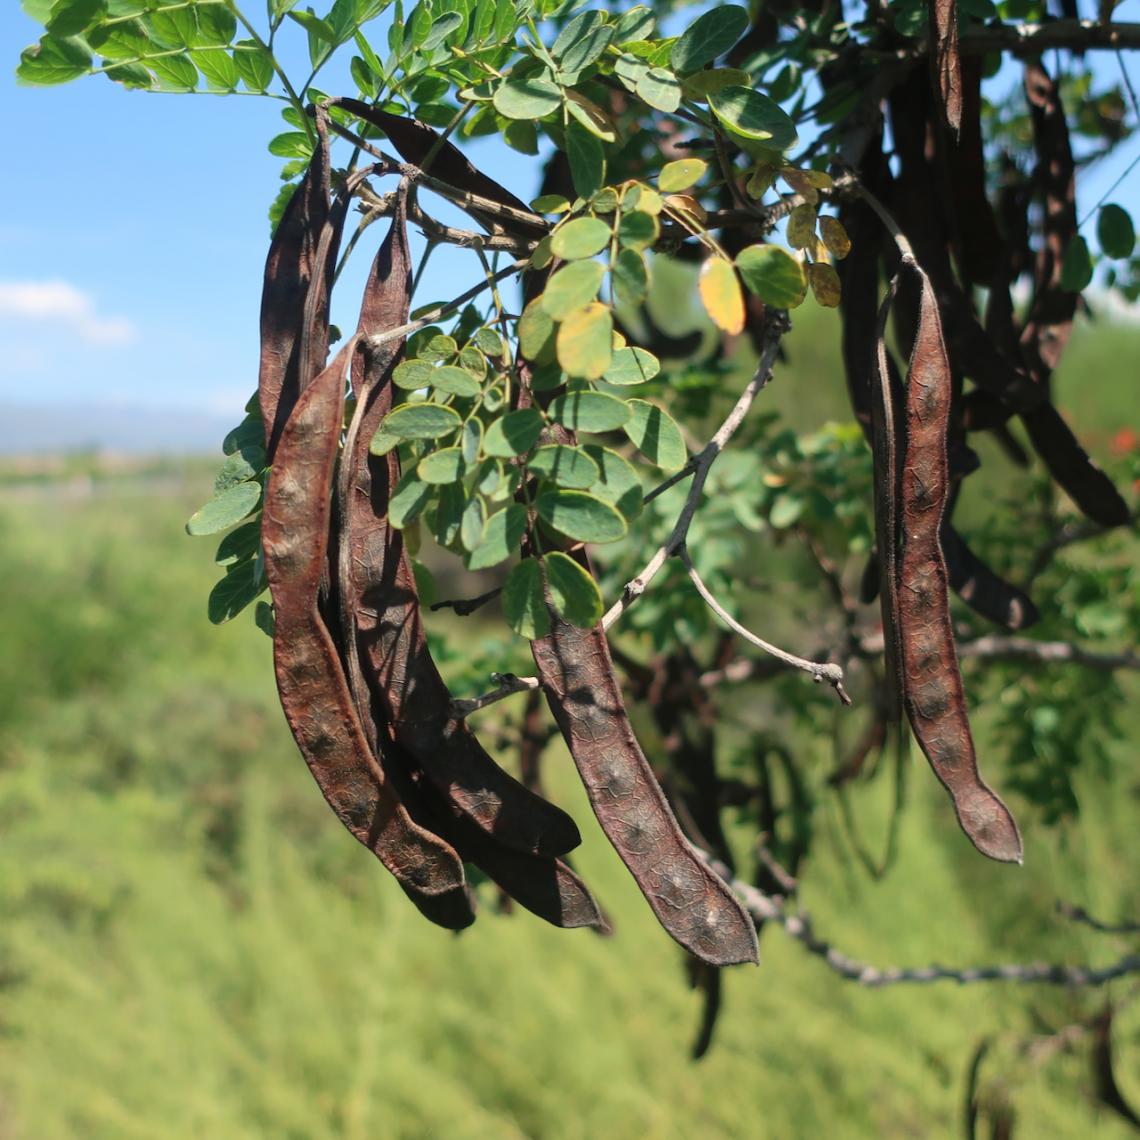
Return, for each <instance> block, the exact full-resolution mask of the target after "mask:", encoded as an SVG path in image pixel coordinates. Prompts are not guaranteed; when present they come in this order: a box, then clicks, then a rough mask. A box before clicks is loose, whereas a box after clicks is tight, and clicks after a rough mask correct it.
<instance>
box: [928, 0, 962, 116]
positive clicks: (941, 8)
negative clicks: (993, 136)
mask: <svg viewBox="0 0 1140 1140" xmlns="http://www.w3.org/2000/svg"><path fill="white" fill-rule="evenodd" d="M930 14H931V17H932V19H931V24H932V26H933V28H934V52H933V55H932V61H933V64H934V75H935V79H936V80H937V83H938V94H939V96H940V98H941V100H942V114H943V116H944V117H945V119H946V123H947V125H948V126H949V127H950V129H951V130H952V131H954V133H955V134H957V133H958V129H959V127H960V126H961V123H962V63H961V60H960V58H959V56H958V5H957V2H956V0H930Z"/></svg>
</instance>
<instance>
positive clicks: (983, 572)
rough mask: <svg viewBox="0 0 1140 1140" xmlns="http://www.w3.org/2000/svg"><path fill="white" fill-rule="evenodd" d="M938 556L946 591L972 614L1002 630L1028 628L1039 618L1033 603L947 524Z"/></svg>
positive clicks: (945, 524) (943, 529) (944, 525)
mask: <svg viewBox="0 0 1140 1140" xmlns="http://www.w3.org/2000/svg"><path fill="white" fill-rule="evenodd" d="M942 553H943V555H944V556H945V558H946V572H947V575H948V577H949V582H950V588H951V589H952V590H953V591H954V593H956V594H957V595H958V597H960V598H961V599H962V601H964V602H965V603H966V605H968V606H969V607H970V609H972V610H973V611H974V612H975V613H978V614H981V615H982V617H984V618H987V619H988V620H989V621H992V622H995V623H996V624H997V625H1001V626H1005V628H1006V629H1028V628H1029V627H1030V626H1031V625H1033V624H1034V622H1036V621H1037V618H1038V617H1039V616H1040V615H1039V614H1038V613H1037V607H1036V606H1035V605H1034V604H1033V600H1032V599H1031V598H1030V597H1029V595H1028V594H1026V593H1025V592H1024V591H1023V590H1019V589H1018V588H1017V587H1016V586H1015V585H1014V584H1013V583H1012V582H1007V581H1006V580H1005V579H1004V578H1002V577H1001V576H1000V575H998V574H995V573H994V571H993V570H991V569H990V568H989V567H988V566H987V565H986V564H985V563H984V562H983V561H982V560H981V559H980V558H979V557H978V556H977V555H976V554H975V553H974V552H973V551H972V550H971V549H970V548H969V546H967V545H966V542H965V540H964V539H963V538H962V536H961V535H960V534H959V533H958V532H957V531H956V530H955V529H954V527H953V526H951V525H950V523H949V521H946V522H944V523H943V526H942Z"/></svg>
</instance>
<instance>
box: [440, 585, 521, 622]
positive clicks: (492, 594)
mask: <svg viewBox="0 0 1140 1140" xmlns="http://www.w3.org/2000/svg"><path fill="white" fill-rule="evenodd" d="M502 592H503V587H502V586H496V587H495V588H494V589H493V590H488V591H487V592H486V593H485V594H480V595H479V596H478V597H477V598H449V599H448V600H447V601H445V602H433V603H432V604H431V605H430V606H429V607H428V608H429V609H430V610H431V611H432V613H435V611H436V610H454V611H455V612H456V613H457V614H458V615H459V616H460V617H467V616H468V614H473V613H474V612H475V611H476V610H477V609H479V608H480V607H481V606H485V605H486V604H487V603H488V602H493V601H494V600H495V599H496V598H497V597H498V596H499V595H500V594H501V593H502Z"/></svg>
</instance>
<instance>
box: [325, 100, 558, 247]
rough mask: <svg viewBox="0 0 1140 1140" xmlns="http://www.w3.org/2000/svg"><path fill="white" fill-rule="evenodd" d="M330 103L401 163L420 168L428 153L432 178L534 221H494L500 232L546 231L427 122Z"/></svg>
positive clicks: (364, 105) (356, 104)
mask: <svg viewBox="0 0 1140 1140" xmlns="http://www.w3.org/2000/svg"><path fill="white" fill-rule="evenodd" d="M334 102H335V104H336V105H337V106H338V107H343V108H344V109H345V110H346V111H348V112H349V113H350V114H352V115H355V116H356V117H357V118H358V119H363V120H364V121H365V122H366V123H371V124H372V125H373V126H374V127H378V128H379V129H380V130H382V131H383V132H384V134H386V135H387V136H388V138H389V139H390V140H391V143H392V146H393V147H395V149H396V152H397V153H398V154H399V156H400V157H401V158H402V159H403V160H404V161H405V162H407V163H410V164H411V165H412V166H417V167H422V166H424V163H425V160H426V159H427V157H428V155H429V154H432V159H431V163H430V165H429V166H428V167H427V173H429V174H430V175H431V176H432V177H433V178H438V179H439V180H440V181H441V182H446V183H447V184H448V185H449V186H454V187H455V188H456V189H457V190H463V191H466V192H467V193H468V194H477V195H478V196H479V197H480V198H487V199H489V200H490V201H492V202H496V203H498V204H499V205H501V206H507V207H509V208H510V209H512V210H518V211H520V212H522V213H524V214H528V215H530V218H532V219H534V220H533V221H530V220H528V219H526V218H515V217H512V218H510V219H509V220H506V219H498V222H499V224H500V225H502V226H503V228H504V229H507V230H512V231H513V230H521V231H523V232H524V233H525V234H528V235H531V236H534V235H538V236H541V235H542V234H545V233H546V232H547V230H548V229H549V226H548V225H547V223H546V221H545V219H543V218H541V217H539V216H538V215H536V214H535V213H534V211H533V210H532V209H531V208H530V207H529V206H528V205H527V204H526V203H525V202H524V201H522V200H521V199H520V198H518V197H516V196H515V195H514V194H512V193H511V192H510V191H509V190H508V189H507V188H506V187H505V186H502V185H501V184H500V183H498V182H496V181H495V180H494V179H493V178H491V177H490V176H489V175H486V174H484V173H483V172H482V171H481V170H479V169H477V168H476V167H475V166H473V165H472V164H471V162H470V161H469V160H468V159H467V158H466V156H465V155H464V154H463V152H462V151H461V150H459V148H458V147H456V146H454V145H453V144H452V143H450V142H447V141H446V140H444V141H442V142H441V141H440V139H441V136H440V134H439V132H438V131H436V130H434V129H433V128H432V127H429V126H428V125H427V123H422V122H420V120H419V119H414V118H411V117H410V116H407V115H393V114H391V113H390V112H388V111H381V110H380V109H379V108H378V107H373V106H371V105H370V104H368V103H362V102H361V101H360V100H359V99H349V98H340V99H336V100H334ZM433 152H434V153H433Z"/></svg>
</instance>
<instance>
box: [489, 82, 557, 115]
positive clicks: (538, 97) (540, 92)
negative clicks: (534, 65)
mask: <svg viewBox="0 0 1140 1140" xmlns="http://www.w3.org/2000/svg"><path fill="white" fill-rule="evenodd" d="M492 101H493V103H494V105H495V110H496V111H498V112H499V114H500V115H502V116H503V117H504V118H506V119H541V118H543V117H544V116H546V115H549V114H550V113H551V112H552V111H557V110H558V108H559V107H561V106H562V91H561V89H560V88H559V87H558V86H557V85H556V84H555V83H552V82H551V81H550V80H549V79H543V78H542V77H541V76H538V75H532V76H528V77H527V78H525V79H508V80H507V81H506V82H505V83H503V84H501V85H500V86H499V87H497V88H496V89H495V96H494V99H493V100H492Z"/></svg>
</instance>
